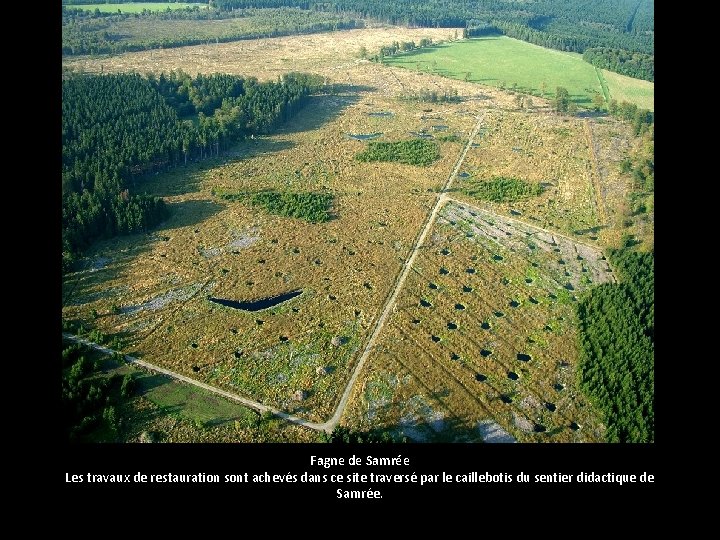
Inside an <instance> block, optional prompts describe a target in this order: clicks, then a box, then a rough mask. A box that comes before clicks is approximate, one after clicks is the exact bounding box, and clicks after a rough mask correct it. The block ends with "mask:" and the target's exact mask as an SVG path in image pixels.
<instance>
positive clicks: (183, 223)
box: [156, 199, 224, 231]
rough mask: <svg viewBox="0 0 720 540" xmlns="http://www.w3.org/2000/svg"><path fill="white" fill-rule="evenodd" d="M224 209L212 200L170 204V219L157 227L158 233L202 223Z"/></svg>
mask: <svg viewBox="0 0 720 540" xmlns="http://www.w3.org/2000/svg"><path fill="white" fill-rule="evenodd" d="M223 208H224V207H223V205H221V204H218V203H216V202H215V201H213V200H211V199H200V200H195V199H193V200H189V201H182V202H176V203H169V204H168V210H169V211H170V217H169V218H168V219H167V220H165V221H164V222H162V223H161V224H160V225H158V226H157V228H156V231H171V230H173V229H179V228H182V227H188V226H190V225H197V224H198V223H202V222H203V221H205V220H206V219H208V218H209V217H210V216H213V215H215V214H217V213H218V212H219V211H220V210H222V209H223Z"/></svg>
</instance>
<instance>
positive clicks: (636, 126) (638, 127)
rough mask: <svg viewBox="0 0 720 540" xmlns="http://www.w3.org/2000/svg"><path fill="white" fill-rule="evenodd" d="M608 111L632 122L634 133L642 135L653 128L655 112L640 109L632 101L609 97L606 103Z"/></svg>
mask: <svg viewBox="0 0 720 540" xmlns="http://www.w3.org/2000/svg"><path fill="white" fill-rule="evenodd" d="M608 112H609V113H610V114H611V115H612V116H616V117H617V118H620V119H621V120H625V121H626V122H630V123H632V126H633V132H634V133H635V135H642V134H644V133H646V132H648V131H653V132H654V130H655V128H654V125H655V113H654V112H653V111H650V110H648V109H641V108H639V107H638V106H637V105H635V104H634V103H628V102H627V101H623V102H621V103H618V102H617V100H615V99H611V100H610V103H609V104H608Z"/></svg>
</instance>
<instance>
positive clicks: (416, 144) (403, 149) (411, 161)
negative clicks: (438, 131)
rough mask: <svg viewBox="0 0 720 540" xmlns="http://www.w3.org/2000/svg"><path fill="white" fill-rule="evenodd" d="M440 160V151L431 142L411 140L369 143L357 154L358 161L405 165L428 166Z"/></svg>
mask: <svg viewBox="0 0 720 540" xmlns="http://www.w3.org/2000/svg"><path fill="white" fill-rule="evenodd" d="M438 158H440V149H439V148H438V145H437V144H436V143H434V142H432V141H426V140H422V139H411V140H408V141H398V142H379V141H371V142H370V143H369V144H368V147H367V148H366V149H365V150H363V151H362V152H360V153H359V154H357V155H356V156H355V159H357V160H358V161H394V162H397V163H405V164H407V165H421V166H425V165H430V164H431V163H432V162H433V161H436V160H437V159H438Z"/></svg>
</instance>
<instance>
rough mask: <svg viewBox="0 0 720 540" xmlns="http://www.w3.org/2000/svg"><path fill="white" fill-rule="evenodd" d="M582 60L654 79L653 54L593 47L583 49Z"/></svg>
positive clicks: (642, 77)
mask: <svg viewBox="0 0 720 540" xmlns="http://www.w3.org/2000/svg"><path fill="white" fill-rule="evenodd" d="M583 60H585V61H586V62H589V63H591V64H592V65H593V66H595V67H599V68H602V69H609V70H610V71H615V72H616V73H621V74H623V75H627V76H628V77H635V78H636V79H644V80H646V81H655V56H654V55H652V54H643V53H638V52H632V51H625V50H623V49H611V48H608V47H595V48H591V49H585V52H584V53H583Z"/></svg>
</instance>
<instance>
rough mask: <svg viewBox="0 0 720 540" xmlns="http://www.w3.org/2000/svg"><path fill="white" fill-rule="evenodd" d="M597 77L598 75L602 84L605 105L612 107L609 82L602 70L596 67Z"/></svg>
mask: <svg viewBox="0 0 720 540" xmlns="http://www.w3.org/2000/svg"><path fill="white" fill-rule="evenodd" d="M595 75H597V78H598V82H599V83H600V90H602V93H603V96H605V103H607V104H608V105H610V89H609V88H608V85H607V81H606V80H605V77H604V76H603V74H602V71H600V68H599V67H597V66H595Z"/></svg>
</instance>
